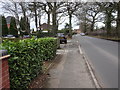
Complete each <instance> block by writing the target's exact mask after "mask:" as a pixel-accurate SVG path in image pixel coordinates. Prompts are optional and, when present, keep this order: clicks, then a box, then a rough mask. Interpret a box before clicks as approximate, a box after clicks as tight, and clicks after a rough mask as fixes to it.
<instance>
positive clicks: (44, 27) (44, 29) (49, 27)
mask: <svg viewBox="0 0 120 90" xmlns="http://www.w3.org/2000/svg"><path fill="white" fill-rule="evenodd" d="M38 28H39V29H40V28H41V30H42V31H48V30H52V25H48V24H46V23H43V24H41V26H40V27H38Z"/></svg>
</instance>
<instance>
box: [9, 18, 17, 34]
mask: <svg viewBox="0 0 120 90" xmlns="http://www.w3.org/2000/svg"><path fill="white" fill-rule="evenodd" d="M9 33H10V34H12V35H14V36H18V31H17V26H16V22H15V18H14V17H12V18H11V22H10V29H9Z"/></svg>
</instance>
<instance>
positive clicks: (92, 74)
mask: <svg viewBox="0 0 120 90" xmlns="http://www.w3.org/2000/svg"><path fill="white" fill-rule="evenodd" d="M78 48H79V51H80V54H81V53H82V55H83V57H84V60H85V62H86V65H87V67H88V70H89V71H90V74H91V77H92V79H93V82H94V84H95V87H96V88H101V86H100V84H99V83H98V81H97V79H96V76H95V75H94V73H93V69H92V67H91V66H90V64H89V62H88V60H87V59H86V57H85V56H84V54H83V52H82V49H81V47H80V45H79V46H78Z"/></svg>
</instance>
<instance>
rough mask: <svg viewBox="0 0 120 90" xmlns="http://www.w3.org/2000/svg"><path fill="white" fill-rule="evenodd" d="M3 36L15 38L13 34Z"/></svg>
mask: <svg viewBox="0 0 120 90" xmlns="http://www.w3.org/2000/svg"><path fill="white" fill-rule="evenodd" d="M4 38H15V36H14V35H7V36H5V37H4Z"/></svg>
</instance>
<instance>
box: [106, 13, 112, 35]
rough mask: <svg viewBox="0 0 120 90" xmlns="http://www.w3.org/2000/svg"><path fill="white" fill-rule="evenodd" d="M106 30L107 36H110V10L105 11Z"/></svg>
mask: <svg viewBox="0 0 120 90" xmlns="http://www.w3.org/2000/svg"><path fill="white" fill-rule="evenodd" d="M106 14H107V15H106V31H107V36H111V12H107V13H106Z"/></svg>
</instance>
